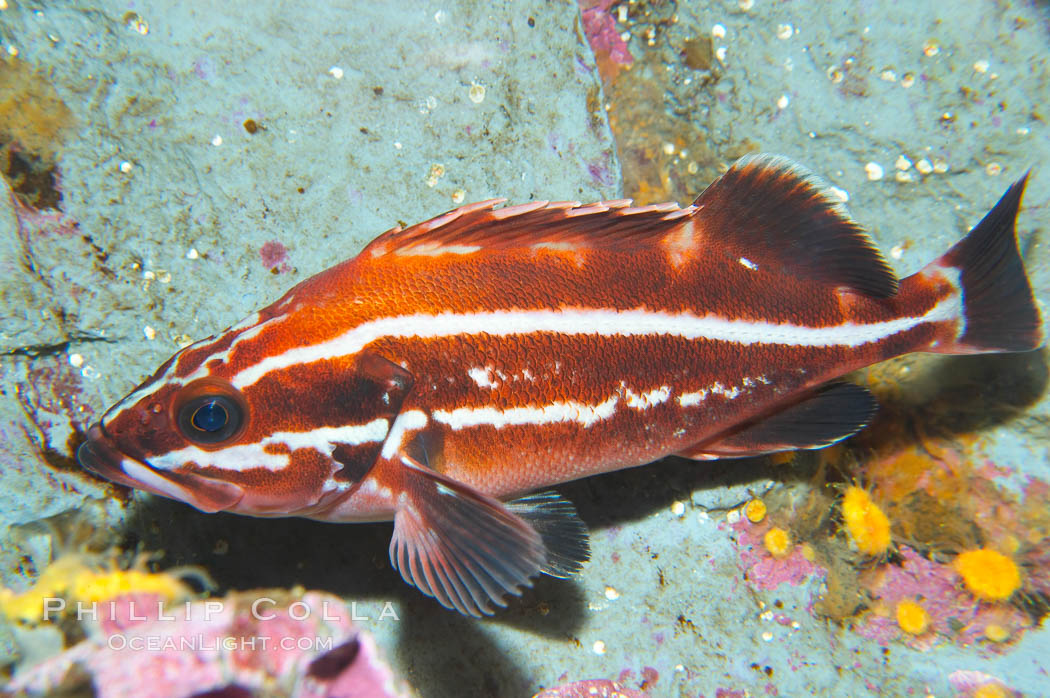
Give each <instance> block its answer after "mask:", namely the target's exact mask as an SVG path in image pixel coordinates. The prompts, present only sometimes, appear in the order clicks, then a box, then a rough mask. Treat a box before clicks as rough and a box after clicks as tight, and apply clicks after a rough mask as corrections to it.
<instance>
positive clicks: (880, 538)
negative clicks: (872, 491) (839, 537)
mask: <svg viewBox="0 0 1050 698" xmlns="http://www.w3.org/2000/svg"><path fill="white" fill-rule="evenodd" d="M842 518H843V519H844V520H845V522H846V530H847V531H848V532H849V535H850V538H852V539H853V543H854V544H855V545H856V546H857V550H859V551H861V552H862V553H864V554H865V555H881V554H883V553H884V552H886V550H887V549H888V548H889V547H890V520H889V519H888V518H887V517H886V514H885V513H883V511H882V509H880V508H879V506H878V505H877V504H875V502H873V501H871V496H870V495H869V494H868V493H867V492H865V491H864V490H862V489H861V488H859V487H856V486H854V487H850V488H849V489H847V490H846V496H845V497H844V498H843V500H842Z"/></svg>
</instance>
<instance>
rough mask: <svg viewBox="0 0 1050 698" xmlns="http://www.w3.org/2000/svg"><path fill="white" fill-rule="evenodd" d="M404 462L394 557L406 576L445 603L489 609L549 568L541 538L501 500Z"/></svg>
mask: <svg viewBox="0 0 1050 698" xmlns="http://www.w3.org/2000/svg"><path fill="white" fill-rule="evenodd" d="M400 463H401V466H402V471H401V475H402V482H403V483H404V489H403V492H404V495H403V497H402V499H401V501H400V503H399V506H398V508H397V511H396V513H395V515H394V536H393V538H392V539H391V541H390V562H391V564H393V566H394V567H395V568H397V570H398V571H399V572H400V573H401V576H402V577H403V578H404V580H405V581H406V582H408V583H409V584H412V585H413V586H415V587H417V588H418V589H419V590H420V591H422V592H423V593H424V594H426V595H427V596H433V597H434V599H436V600H437V602H438V603H440V604H441V605H442V606H444V607H445V608H451V609H455V610H457V611H459V612H460V613H463V614H466V615H471V616H483V615H491V614H492V613H493V612H494V607H496V606H499V607H503V606H506V605H507V602H506V601H505V600H504V597H505V596H507V595H508V594H510V595H514V596H516V595H518V594H520V593H521V590H522V589H523V588H525V587H528V586H530V585H531V583H532V582H531V580H532V578H533V577H535V576H536V575H538V574H540V573H541V572H543V571H544V570H545V569H546V568H547V567H548V555H547V550H546V548H545V546H544V542H543V537H542V536H541V535H540V533H539V532H538V531H537V530H536V529H535V528H533V527H532V526H531V525H530V524H529V523H528V522H526V520H525V519H524V518H522V517H521V516H519V515H518V514H515V513H513V512H511V511H510V510H509V509H508V508H507V507H506V506H505V505H504V504H503V503H502V502H500V501H499V500H497V499H494V498H492V497H489V496H487V495H485V494H482V493H481V492H479V491H477V490H475V489H474V488H472V487H469V486H467V485H464V484H462V483H459V482H456V481H455V480H452V479H450V478H447V477H445V476H443V475H441V474H439V473H436V472H434V471H432V470H428V469H427V468H426V467H424V466H423V465H421V464H420V463H418V462H417V461H413V460H412V459H411V458H408V457H407V456H404V455H402V456H400Z"/></svg>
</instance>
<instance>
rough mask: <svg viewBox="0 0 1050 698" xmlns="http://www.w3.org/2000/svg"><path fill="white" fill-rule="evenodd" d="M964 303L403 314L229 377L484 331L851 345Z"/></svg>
mask: <svg viewBox="0 0 1050 698" xmlns="http://www.w3.org/2000/svg"><path fill="white" fill-rule="evenodd" d="M959 309H960V305H959V299H958V298H956V297H954V296H953V297H951V298H948V299H945V300H944V301H941V302H940V303H938V304H937V305H935V306H934V307H933V308H931V309H930V310H929V312H927V313H926V314H925V315H921V316H918V317H903V318H896V319H894V320H885V321H882V322H873V323H869V324H857V323H853V322H844V323H842V324H840V325H832V326H830V327H806V326H804V325H793V324H791V323H786V322H784V323H775V322H764V321H755V322H752V321H748V320H731V319H727V318H723V317H719V316H717V315H705V316H702V317H701V316H697V315H694V314H693V313H689V312H682V313H669V312H663V311H653V310H643V309H635V310H612V309H608V308H565V309H560V310H506V311H485V312H474V313H438V314H434V315H428V314H418V315H397V316H393V317H384V318H378V319H376V320H371V321H369V322H365V323H362V324H361V325H358V326H357V327H355V328H353V329H351V330H348V331H347V332H344V333H343V334H341V335H339V336H338V337H335V338H333V339H330V340H327V341H325V342H319V343H318V344H313V345H310V346H305V347H296V348H295V349H289V350H288V351H286V352H284V353H283V354H278V355H276V356H268V357H266V358H265V359H263V360H262V361H260V362H259V363H257V364H255V365H254V366H250V367H248V368H246V369H244V370H242V371H241V372H240V373H238V374H237V375H235V376H234V377H233V380H232V381H231V382H232V383H233V385H234V387H236V388H238V389H240V390H244V389H245V388H247V387H249V386H251V385H253V384H254V383H255V382H256V381H258V380H259V379H260V378H262V377H263V376H265V375H266V374H268V373H270V372H271V371H279V370H281V369H284V368H287V367H289V366H295V365H297V364H308V363H313V362H314V361H319V360H322V359H334V358H337V357H341V356H350V355H353V354H356V353H358V352H360V351H361V350H362V349H363V348H364V347H366V346H368V345H369V344H371V343H372V342H374V341H376V340H378V339H381V338H421V339H436V338H441V337H454V336H457V335H480V334H485V335H489V336H496V337H505V336H510V335H519V334H531V333H535V332H548V333H554V334H564V335H572V336H581V335H582V336H596V337H644V336H653V337H680V338H683V339H692V340H716V341H723V342H733V343H736V344H741V345H752V344H766V345H781V346H794V347H849V348H852V347H858V346H862V345H864V344H870V343H872V342H878V341H881V340H884V339H886V338H888V337H891V336H893V335H895V334H898V333H900V332H905V331H907V330H910V329H912V328H914V327H917V326H919V325H922V324H923V323H926V322H937V321H942V320H954V319H957V318H958V313H959Z"/></svg>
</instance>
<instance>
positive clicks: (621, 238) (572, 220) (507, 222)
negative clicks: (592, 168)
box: [362, 199, 695, 257]
mask: <svg viewBox="0 0 1050 698" xmlns="http://www.w3.org/2000/svg"><path fill="white" fill-rule="evenodd" d="M504 201H505V199H489V200H487V201H479V202H478V203H476V204H469V205H467V206H461V207H459V208H457V209H454V210H452V211H449V212H448V213H445V214H443V215H441V216H438V217H437V218H431V219H430V220H428V221H424V222H423V223H418V224H416V225H413V226H411V227H408V228H404V229H402V228H394V229H392V230H388V231H387V232H385V233H383V234H382V235H380V236H379V237H378V238H376V239H375V240H373V241H372V243H371V244H370V245H368V247H367V248H365V251H364V253H362V254H370V255H372V256H375V257H378V256H381V255H386V254H391V253H396V254H440V253H443V252H459V253H469V252H473V251H476V250H477V249H481V248H485V249H514V248H519V247H532V246H537V245H540V246H542V245H544V244H547V245H551V246H556V245H569V246H578V247H581V248H590V249H596V248H601V247H617V248H619V249H624V248H628V249H629V248H630V247H631V245H632V244H639V245H641V244H645V243H647V242H651V241H652V240H653V239H654V238H662V237H663V236H664V235H666V234H667V232H668V231H670V230H672V229H673V228H675V227H676V226H678V225H679V224H680V223H681V221H680V219H681V218H683V217H686V216H689V215H691V214H692V213H693V212H694V211H695V209H694V208H693V207H692V206H689V207H687V208H681V207H679V205H678V204H674V203H667V204H652V205H649V206H631V200H630V199H616V200H613V201H599V202H596V203H593V204H587V205H581V204H580V202H578V201H554V202H551V201H531V202H529V203H525V204H519V205H517V206H508V207H506V208H496V205H497V204H501V203H503V202H504Z"/></svg>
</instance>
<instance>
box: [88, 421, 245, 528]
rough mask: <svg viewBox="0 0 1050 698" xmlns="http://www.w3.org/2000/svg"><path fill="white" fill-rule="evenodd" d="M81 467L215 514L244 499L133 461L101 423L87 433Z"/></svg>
mask: <svg viewBox="0 0 1050 698" xmlns="http://www.w3.org/2000/svg"><path fill="white" fill-rule="evenodd" d="M77 462H78V463H79V464H80V467H82V468H84V470H87V471H88V472H91V473H94V474H95V475H98V476H99V477H103V478H105V479H107V480H110V481H111V482H115V483H117V484H118V485H124V486H125V487H131V488H133V489H139V490H144V491H146V492H149V493H151V494H155V495H158V496H161V497H167V498H168V499H174V500H176V501H180V502H186V503H187V504H189V505H191V506H194V507H196V508H197V509H200V510H201V511H204V512H208V513H214V512H216V511H224V510H230V509H232V508H234V507H236V506H237V504H239V503H240V501H241V500H242V499H243V498H244V490H243V489H242V488H240V487H239V486H237V485H235V484H233V483H232V482H223V481H221V480H215V479H213V478H208V477H204V476H202V475H198V474H196V473H182V472H173V471H167V470H161V469H159V468H154V467H153V466H152V465H150V464H149V462H148V461H145V460H138V459H135V458H131V457H129V456H128V455H126V454H125V453H123V452H122V451H121V450H120V449H119V448H117V447H116V445H115V444H114V443H113V439H112V438H111V437H110V436H109V435H108V434H107V433H106V430H105V428H104V427H103V426H102V425H101V424H94V425H92V426H91V428H89V429H88V431H87V441H85V442H84V443H82V444H81V445H80V448H78V449H77Z"/></svg>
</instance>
